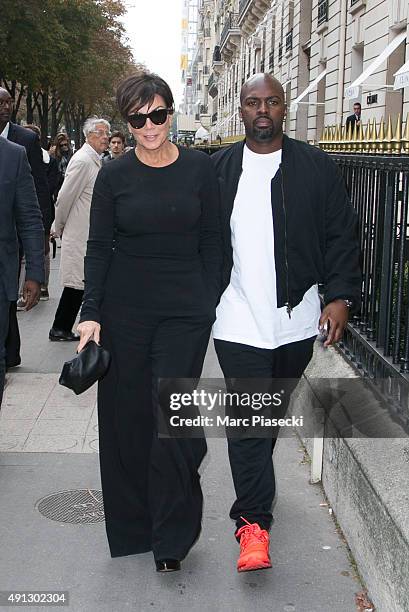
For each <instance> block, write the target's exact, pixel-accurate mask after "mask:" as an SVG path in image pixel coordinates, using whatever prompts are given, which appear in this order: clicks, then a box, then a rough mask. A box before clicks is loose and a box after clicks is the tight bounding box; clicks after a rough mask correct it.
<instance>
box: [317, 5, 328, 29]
mask: <svg viewBox="0 0 409 612" xmlns="http://www.w3.org/2000/svg"><path fill="white" fill-rule="evenodd" d="M326 21H328V0H318V21H317V25H321V24H322V23H325V22H326Z"/></svg>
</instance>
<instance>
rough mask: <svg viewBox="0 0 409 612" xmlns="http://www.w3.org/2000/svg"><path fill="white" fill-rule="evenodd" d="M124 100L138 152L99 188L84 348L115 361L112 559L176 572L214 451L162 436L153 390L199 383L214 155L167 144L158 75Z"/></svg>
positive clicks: (106, 423)
mask: <svg viewBox="0 0 409 612" xmlns="http://www.w3.org/2000/svg"><path fill="white" fill-rule="evenodd" d="M117 101H118V105H119V109H120V112H121V114H122V116H123V117H124V118H125V119H126V120H127V121H128V126H129V129H130V131H131V132H132V134H133V135H134V137H135V140H136V142H137V148H136V149H132V150H131V151H129V152H128V153H126V154H125V155H123V156H122V157H120V158H119V159H117V160H113V161H112V162H111V163H110V164H106V165H105V166H104V167H103V168H102V169H101V170H100V172H99V174H98V177H97V180H96V183H95V187H94V194H93V199H92V206H91V220H90V233H89V240H88V247H87V254H86V257H85V294H84V302H83V306H82V311H81V319H80V324H79V325H78V332H79V333H80V335H81V341H80V344H79V347H78V350H81V348H82V347H83V346H84V345H85V343H86V342H87V341H88V340H89V339H90V338H93V339H94V340H95V341H97V342H98V341H99V337H100V332H101V340H102V344H103V346H104V347H106V348H107V349H108V350H109V351H110V352H111V356H112V362H111V366H110V369H109V371H108V374H107V375H106V377H105V378H104V379H103V380H102V381H101V382H100V383H99V387H98V417H99V440H100V466H101V480H102V490H103V497H104V508H105V517H106V529H107V534H108V541H109V546H110V551H111V556H112V557H116V556H122V555H131V554H135V553H143V552H147V551H150V550H152V551H153V554H154V558H155V561H156V567H157V570H158V571H170V570H175V569H180V561H181V560H182V559H183V558H184V557H185V556H186V554H187V553H188V551H189V549H190V547H191V546H192V545H193V543H194V542H195V540H196V539H197V537H198V535H199V533H200V526H201V516H202V492H201V488H200V476H199V474H198V468H199V466H200V463H201V461H202V459H203V457H204V455H205V453H206V441H205V439H204V438H195V439H182V438H179V439H178V438H172V437H170V438H160V437H158V435H157V425H156V419H157V413H156V409H157V408H158V401H159V400H158V393H157V380H158V379H159V378H166V379H171V378H172V379H175V381H174V385H173V387H172V392H177V391H178V385H179V384H182V381H179V380H178V379H181V378H185V379H186V378H188V379H195V378H196V379H197V378H199V377H200V374H201V371H202V366H203V360H204V357H205V353H206V348H207V343H208V339H209V334H210V329H211V326H212V323H213V321H214V320H215V307H216V303H217V300H218V297H219V288H220V271H221V260H222V247H221V231H220V222H219V196H218V188H217V179H216V176H215V173H214V170H213V167H212V164H211V161H210V159H209V157H208V156H207V155H205V154H204V153H200V152H198V151H194V150H193V151H192V150H187V149H183V148H180V147H178V146H176V145H174V144H172V143H171V142H170V141H169V140H168V134H169V128H170V124H171V116H172V113H173V97H172V93H171V91H170V89H169V87H168V85H167V84H166V83H165V82H164V81H163V80H162V79H161V78H160V77H158V76H156V75H154V74H146V73H142V74H141V73H140V74H138V75H136V76H132V77H128V78H127V79H125V81H123V82H122V83H121V84H120V86H119V88H118V92H117ZM192 385H193V382H192Z"/></svg>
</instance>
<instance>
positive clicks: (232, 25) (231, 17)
mask: <svg viewBox="0 0 409 612" xmlns="http://www.w3.org/2000/svg"><path fill="white" fill-rule="evenodd" d="M237 20H238V14H237V13H229V14H228V16H227V20H226V23H225V24H224V28H223V30H222V35H221V38H220V46H221V47H222V46H223V44H224V43H225V42H226V38H227V37H228V35H229V32H230V30H236V29H238V25H237Z"/></svg>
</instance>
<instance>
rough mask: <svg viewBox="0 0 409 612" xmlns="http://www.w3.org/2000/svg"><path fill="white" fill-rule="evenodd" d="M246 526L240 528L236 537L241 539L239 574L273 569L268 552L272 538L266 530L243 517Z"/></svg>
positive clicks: (238, 562)
mask: <svg viewBox="0 0 409 612" xmlns="http://www.w3.org/2000/svg"><path fill="white" fill-rule="evenodd" d="M241 518H242V519H243V521H244V522H245V523H246V525H243V527H240V529H239V530H238V531H237V532H236V537H239V538H240V556H239V558H238V561H237V571H238V572H249V571H252V570H259V569H267V568H269V567H271V559H270V554H269V551H268V547H269V543H270V538H269V536H268V533H267V531H266V530H265V529H261V528H260V525H258V524H257V523H249V522H248V521H246V519H245V518H243V517H241Z"/></svg>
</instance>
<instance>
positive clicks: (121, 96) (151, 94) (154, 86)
mask: <svg viewBox="0 0 409 612" xmlns="http://www.w3.org/2000/svg"><path fill="white" fill-rule="evenodd" d="M156 95H158V96H161V97H162V98H163V99H164V101H165V104H166V107H167V108H173V106H174V101H173V94H172V91H171V89H170V87H169V85H168V84H167V83H166V81H164V80H163V79H162V78H161V77H160V76H158V75H157V74H154V73H150V72H138V73H136V74H134V75H132V76H129V77H127V78H126V79H124V80H123V81H121V83H119V85H118V89H117V92H116V101H117V103H118V107H119V112H120V113H121V115H122V117H123V118H124V119H125V121H127V120H128V115H129V114H130V113H131V111H132V109H133V108H134V107H135V106H137V107H138V108H142V106H145V104H152V102H153V100H154V98H155V96H156Z"/></svg>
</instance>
